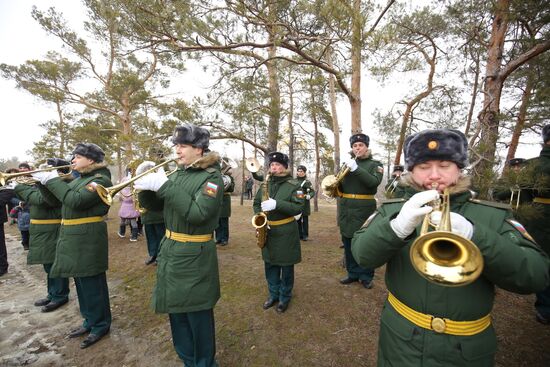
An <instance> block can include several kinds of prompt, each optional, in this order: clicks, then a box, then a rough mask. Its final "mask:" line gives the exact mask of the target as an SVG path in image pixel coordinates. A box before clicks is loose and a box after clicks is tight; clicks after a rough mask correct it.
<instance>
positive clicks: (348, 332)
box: [58, 200, 550, 367]
mask: <svg viewBox="0 0 550 367" xmlns="http://www.w3.org/2000/svg"><path fill="white" fill-rule="evenodd" d="M250 205H251V202H250V201H245V205H244V206H240V205H238V201H236V200H234V201H233V215H232V217H231V219H230V240H229V245H228V246H226V247H220V248H219V251H218V256H219V262H220V281H221V287H222V298H221V300H220V301H219V303H218V304H217V306H216V308H215V317H216V332H217V335H216V336H217V360H218V362H219V364H220V365H221V366H351V365H354V366H375V365H376V351H377V343H378V328H379V317H380V311H381V308H382V304H383V302H384V299H385V297H386V294H387V291H386V288H385V285H384V280H383V272H384V270H383V269H377V271H376V276H375V286H374V288H373V289H372V290H365V289H363V288H362V287H361V286H359V284H357V283H355V284H352V285H350V286H342V285H340V284H339V282H338V280H339V279H340V278H341V277H343V276H344V275H345V272H344V270H343V269H342V267H341V265H340V264H341V258H342V250H341V249H339V248H338V246H339V244H340V234H339V231H338V228H337V227H336V224H335V207H334V206H333V205H322V206H321V208H320V211H319V212H315V213H313V214H312V216H311V217H310V240H309V241H307V242H302V257H303V260H302V263H300V264H298V265H297V266H296V269H295V287H294V296H293V298H292V302H291V304H290V307H289V309H288V310H287V312H286V313H284V314H282V315H280V314H278V313H277V312H275V310H274V309H269V310H266V311H264V310H263V309H262V307H261V305H262V303H263V301H264V300H265V298H266V297H267V289H266V282H265V278H264V274H263V262H262V260H261V255H260V250H259V249H258V248H257V247H256V244H255V239H254V234H253V230H252V227H251V225H250V218H251V216H252V208H251V206H250ZM111 213H112V214H111V220H109V230H110V270H109V272H108V279H109V285H110V292H111V306H112V308H113V326H112V331H111V333H110V334H109V337H108V338H107V340H106V341H102V342H101V343H98V345H97V346H94V347H92V348H90V350H89V351H86V352H82V351H80V349H78V347H77V346H76V345H75V344H74V343H71V344H69V343H67V346H66V347H64V350H63V351H64V353H65V357H66V359H67V361H68V362H69V363H70V364H68V365H79V366H80V365H88V366H103V365H111V366H122V365H124V366H149V365H157V366H179V365H181V362H180V361H179V359H178V358H177V356H176V354H175V352H174V350H173V347H172V345H171V338H170V330H169V324H168V320H167V317H166V315H155V314H154V313H153V312H152V311H151V309H150V306H149V302H150V295H151V290H152V288H153V286H154V282H155V268H154V266H145V265H144V264H143V261H144V260H145V259H146V258H147V252H146V244H145V239H143V238H141V239H140V240H139V241H138V242H135V243H131V242H129V240H128V239H127V238H126V239H120V238H118V236H116V234H115V233H116V230H117V229H118V218H116V208H113V209H112V210H111ZM533 302H534V297H533V296H532V295H531V296H520V295H515V294H511V293H508V292H504V291H501V290H499V291H498V295H497V303H496V306H495V311H494V314H493V315H494V320H495V325H496V329H497V335H498V339H499V351H498V355H497V365H498V366H541V367H542V366H548V365H550V362H549V361H550V349H549V348H548V346H549V345H550V327H545V326H543V325H540V324H538V323H537V322H535V320H534V317H533V316H534V310H533V306H532V304H533ZM58 343H60V344H63V343H65V341H64V340H59V341H58ZM92 351H95V352H92Z"/></svg>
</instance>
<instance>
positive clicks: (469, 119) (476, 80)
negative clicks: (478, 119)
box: [464, 53, 481, 136]
mask: <svg viewBox="0 0 550 367" xmlns="http://www.w3.org/2000/svg"><path fill="white" fill-rule="evenodd" d="M479 58H480V54H479V53H476V55H475V60H474V85H473V87H472V98H471V100H470V108H469V109H468V117H467V119H466V127H465V128H464V135H466V136H468V135H469V133H470V127H471V126H472V118H473V115H474V108H475V106H476V99H477V93H478V88H479V73H480V71H481V70H480V64H481V63H480V60H479Z"/></svg>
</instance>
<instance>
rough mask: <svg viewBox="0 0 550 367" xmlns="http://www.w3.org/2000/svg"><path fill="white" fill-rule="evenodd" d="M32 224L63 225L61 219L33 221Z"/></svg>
mask: <svg viewBox="0 0 550 367" xmlns="http://www.w3.org/2000/svg"><path fill="white" fill-rule="evenodd" d="M31 224H61V219H31Z"/></svg>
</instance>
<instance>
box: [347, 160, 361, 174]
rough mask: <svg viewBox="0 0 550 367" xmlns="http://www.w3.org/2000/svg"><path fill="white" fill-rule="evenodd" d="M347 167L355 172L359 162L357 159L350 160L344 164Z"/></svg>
mask: <svg viewBox="0 0 550 367" xmlns="http://www.w3.org/2000/svg"><path fill="white" fill-rule="evenodd" d="M344 163H345V164H346V166H348V167H349V170H350V172H353V171H355V170H356V169H357V167H358V166H357V161H356V160H355V159H348V160H347V161H345V162H344Z"/></svg>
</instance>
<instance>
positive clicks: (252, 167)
mask: <svg viewBox="0 0 550 367" xmlns="http://www.w3.org/2000/svg"><path fill="white" fill-rule="evenodd" d="M245 166H246V169H247V170H248V171H249V172H251V173H255V172H258V171H259V170H260V169H261V166H260V162H259V161H258V160H257V159H256V158H253V157H251V158H246V161H245Z"/></svg>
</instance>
